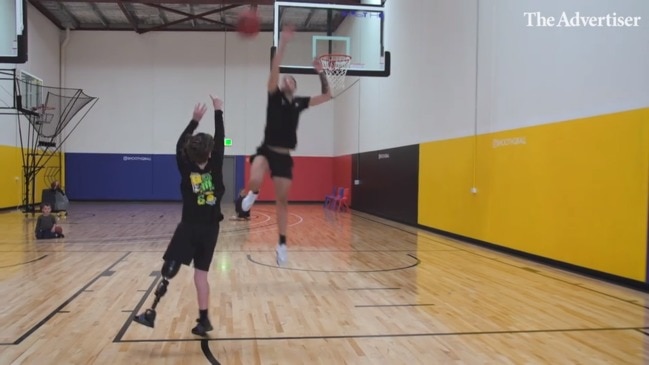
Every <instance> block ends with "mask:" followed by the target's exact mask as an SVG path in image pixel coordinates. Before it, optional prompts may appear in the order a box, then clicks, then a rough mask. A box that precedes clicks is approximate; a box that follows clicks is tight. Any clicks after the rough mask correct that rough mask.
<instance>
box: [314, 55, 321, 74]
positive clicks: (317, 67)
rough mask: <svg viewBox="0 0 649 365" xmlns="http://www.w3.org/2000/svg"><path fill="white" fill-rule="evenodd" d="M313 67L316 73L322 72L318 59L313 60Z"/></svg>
mask: <svg viewBox="0 0 649 365" xmlns="http://www.w3.org/2000/svg"><path fill="white" fill-rule="evenodd" d="M313 68H315V70H316V72H317V73H320V72H322V70H323V68H322V62H320V59H318V58H316V59H314V60H313Z"/></svg>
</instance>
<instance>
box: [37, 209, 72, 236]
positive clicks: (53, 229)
mask: <svg viewBox="0 0 649 365" xmlns="http://www.w3.org/2000/svg"><path fill="white" fill-rule="evenodd" d="M41 212H43V214H42V215H41V216H40V217H38V220H37V221H36V229H35V232H36V238H37V239H49V238H59V237H61V238H62V237H65V236H64V235H63V229H62V228H61V226H59V225H58V224H57V222H56V217H55V216H54V215H52V214H50V213H51V212H52V206H51V205H50V204H49V203H44V204H43V206H42V207H41Z"/></svg>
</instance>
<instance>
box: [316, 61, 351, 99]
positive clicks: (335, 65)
mask: <svg viewBox="0 0 649 365" xmlns="http://www.w3.org/2000/svg"><path fill="white" fill-rule="evenodd" d="M351 61H352V56H349V55H345V54H326V55H322V56H320V64H321V65H322V70H323V71H324V72H325V74H326V75H327V80H328V81H329V84H331V90H332V91H334V90H340V89H342V88H343V87H345V76H346V75H347V69H349V65H350V63H351Z"/></svg>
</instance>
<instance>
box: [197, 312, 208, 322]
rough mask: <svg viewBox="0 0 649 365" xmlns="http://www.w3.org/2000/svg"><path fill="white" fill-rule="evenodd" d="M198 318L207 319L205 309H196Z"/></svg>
mask: <svg viewBox="0 0 649 365" xmlns="http://www.w3.org/2000/svg"><path fill="white" fill-rule="evenodd" d="M198 319H199V320H200V321H201V322H207V321H208V318H207V309H199V310H198Z"/></svg>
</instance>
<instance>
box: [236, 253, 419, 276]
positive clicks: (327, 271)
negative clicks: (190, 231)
mask: <svg viewBox="0 0 649 365" xmlns="http://www.w3.org/2000/svg"><path fill="white" fill-rule="evenodd" d="M247 256H248V261H250V262H252V263H254V264H257V265H260V266H266V267H270V268H274V269H281V270H293V271H305V272H324V273H371V272H387V271H397V270H406V269H410V268H413V267H415V266H417V265H419V264H420V263H421V261H420V260H419V259H418V258H417V257H416V256H414V255H412V254H407V255H406V256H410V257H412V258H413V259H415V260H417V261H416V262H415V263H414V264H412V265H409V266H403V267H395V268H390V269H376V270H312V269H299V268H292V267H284V266H277V265H269V264H264V263H262V262H259V261H255V260H254V259H253V258H252V256H251V255H250V254H248V255H247Z"/></svg>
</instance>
